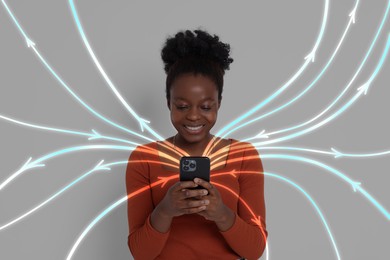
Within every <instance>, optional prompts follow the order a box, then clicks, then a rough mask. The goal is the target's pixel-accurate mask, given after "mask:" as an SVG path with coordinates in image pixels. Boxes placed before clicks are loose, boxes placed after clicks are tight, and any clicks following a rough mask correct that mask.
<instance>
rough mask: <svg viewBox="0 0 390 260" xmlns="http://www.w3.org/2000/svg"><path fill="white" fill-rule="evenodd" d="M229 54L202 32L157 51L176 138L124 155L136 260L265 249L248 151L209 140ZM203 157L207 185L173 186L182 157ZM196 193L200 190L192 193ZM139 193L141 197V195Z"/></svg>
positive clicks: (257, 167) (258, 168)
mask: <svg viewBox="0 0 390 260" xmlns="http://www.w3.org/2000/svg"><path fill="white" fill-rule="evenodd" d="M229 53H230V46H229V45H228V44H225V43H223V42H221V41H219V37H218V36H215V35H214V36H211V35H210V34H208V33H207V32H205V31H202V30H195V31H194V32H192V31H189V30H187V31H185V32H178V33H177V34H176V35H175V36H174V37H171V38H168V39H167V41H166V43H165V46H164V47H163V49H162V53H161V54H162V55H161V56H162V59H163V62H164V64H165V72H166V73H167V80H166V99H167V106H168V109H169V110H170V117H171V123H172V124H173V126H174V127H175V129H176V130H177V133H176V134H175V135H174V136H171V137H169V138H167V139H166V140H164V141H159V142H152V143H149V144H145V145H141V146H138V147H137V149H135V150H134V151H133V152H132V154H131V155H130V158H129V162H128V166H127V172H126V187H127V193H128V198H129V199H128V220H129V232H130V234H129V237H128V245H129V248H130V251H131V253H132V255H133V256H134V258H135V259H176V258H178V256H180V258H183V259H238V258H247V259H258V258H259V257H260V256H261V255H262V254H263V251H264V249H265V246H266V240H267V236H268V233H267V230H266V224H265V201H264V175H263V166H262V163H261V160H260V158H259V155H258V153H257V150H256V149H255V148H254V147H253V146H252V145H251V144H249V143H244V142H240V141H237V140H234V139H222V138H219V137H217V136H214V135H212V134H211V133H210V131H211V129H212V128H213V126H214V124H215V123H216V121H217V115H218V110H219V108H220V106H221V100H222V89H223V75H224V73H225V70H227V69H229V65H230V63H232V62H233V59H231V58H230V54H229ZM187 155H189V156H208V157H209V158H210V161H211V173H210V182H206V181H205V180H202V179H198V178H196V179H194V180H193V181H177V179H178V177H179V174H178V172H179V161H180V158H181V157H182V156H187ZM196 186H201V188H200V189H192V188H194V187H196ZM141 191H142V192H141Z"/></svg>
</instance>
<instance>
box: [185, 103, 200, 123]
mask: <svg viewBox="0 0 390 260" xmlns="http://www.w3.org/2000/svg"><path fill="white" fill-rule="evenodd" d="M187 119H188V120H191V121H196V120H199V119H200V113H199V111H198V109H197V108H196V107H195V106H194V107H192V108H191V109H190V110H189V111H188V113H187Z"/></svg>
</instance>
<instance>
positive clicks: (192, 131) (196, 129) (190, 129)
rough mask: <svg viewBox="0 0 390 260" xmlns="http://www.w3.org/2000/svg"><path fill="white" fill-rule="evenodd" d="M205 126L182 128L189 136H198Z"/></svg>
mask: <svg viewBox="0 0 390 260" xmlns="http://www.w3.org/2000/svg"><path fill="white" fill-rule="evenodd" d="M204 126H205V125H184V128H185V129H186V130H187V132H188V133H190V134H198V133H200V132H201V131H202V130H203V127H204Z"/></svg>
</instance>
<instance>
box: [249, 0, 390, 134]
mask: <svg viewBox="0 0 390 260" xmlns="http://www.w3.org/2000/svg"><path fill="white" fill-rule="evenodd" d="M389 10H390V1H388V5H387V8H386V11H385V14H384V16H383V18H382V21H381V24H380V25H379V28H378V30H377V32H376V35H375V37H374V39H373V41H372V43H371V45H370V48H369V49H368V51H367V53H366V55H365V57H364V59H363V61H362V62H361V64H360V66H359V68H358V69H357V71H356V72H355V74H354V76H353V77H352V79H351V80H350V81H349V83H348V84H347V86H346V87H345V89H344V90H343V91H342V92H341V94H340V95H339V96H338V97H337V98H336V99H335V100H334V101H333V102H332V103H331V104H330V105H329V106H328V107H327V108H325V109H324V110H323V111H322V112H321V113H319V114H318V115H316V116H315V117H313V118H312V119H310V120H308V121H306V122H304V123H301V124H299V125H295V126H292V127H289V128H286V129H282V130H279V131H275V132H272V133H269V134H264V133H260V135H257V136H256V137H254V138H268V137H269V136H271V135H275V134H279V133H284V132H288V131H291V130H294V129H297V128H301V127H303V126H305V125H307V124H309V123H311V122H313V121H315V120H316V119H318V118H319V117H320V116H322V115H323V114H324V113H326V112H327V111H329V109H331V108H332V107H333V106H334V105H335V104H336V103H337V102H338V101H339V100H340V99H341V98H342V97H343V95H344V94H345V93H346V91H347V90H348V89H349V88H350V87H351V85H352V83H353V82H354V81H355V79H356V77H357V76H358V75H359V73H360V71H361V70H362V68H363V66H364V65H365V63H366V61H367V59H368V57H369V55H370V54H371V51H372V50H373V48H374V46H375V44H376V41H377V40H378V37H379V35H380V33H381V31H382V29H383V26H384V24H385V21H386V19H387V16H388V13H389ZM388 44H389V43H388V42H387V45H388ZM383 56H384V55H382V58H383ZM380 67H381V66H380ZM380 67H379V68H378V67H377V68H376V72H375V73H374V74H375V75H374V74H373V76H371V78H370V80H368V81H367V82H366V83H365V84H368V85H370V84H371V82H372V81H373V79H374V77H375V76H376V73H377V71H379V69H380ZM362 87H364V85H363V86H362ZM367 90H368V87H367V88H366V90H365V93H364V94H365V95H366V94H367ZM254 138H249V139H246V140H250V139H254Z"/></svg>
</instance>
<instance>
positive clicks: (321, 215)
mask: <svg viewBox="0 0 390 260" xmlns="http://www.w3.org/2000/svg"><path fill="white" fill-rule="evenodd" d="M126 163H127V162H126ZM226 174H229V173H226ZM264 175H266V176H270V177H274V178H279V179H280V180H282V181H285V182H287V183H288V184H290V185H292V186H294V187H295V188H296V189H297V190H299V191H300V192H302V193H303V194H304V195H305V197H306V198H307V199H308V200H309V202H310V203H311V204H312V205H313V207H314V208H315V210H316V211H317V213H318V215H319V216H320V218H321V221H322V222H323V224H324V226H325V228H326V230H327V232H328V235H329V237H330V240H331V242H332V245H333V248H334V250H335V253H336V255H337V259H341V258H340V254H339V252H338V249H337V244H336V242H335V239H334V238H333V235H332V232H331V230H330V227H329V225H328V224H327V221H326V219H325V217H324V214H323V213H322V212H321V210H320V208H319V207H318V205H317V203H316V202H315V201H314V200H313V199H312V198H311V196H310V195H309V194H308V193H307V192H306V191H305V190H304V189H302V188H301V187H300V186H299V185H298V184H296V183H294V182H293V181H291V180H289V179H287V178H285V177H282V176H279V175H277V174H273V173H268V172H264ZM176 178H177V176H176ZM158 182H160V181H158ZM153 185H154V183H153ZM220 187H222V188H224V186H220ZM148 188H150V187H148ZM137 194H138V193H137ZM128 197H129V195H126V196H124V197H122V198H120V199H119V200H117V201H116V202H114V203H113V204H111V205H110V206H109V207H107V208H106V209H105V210H104V211H103V212H101V213H100V214H99V215H98V216H97V217H95V219H93V221H92V222H91V223H89V225H88V226H87V227H86V228H85V229H84V230H83V232H82V233H81V235H80V236H79V237H78V238H77V240H76V242H75V243H74V244H73V246H72V249H71V250H70V252H69V254H68V256H67V258H66V260H71V259H72V257H73V255H74V254H75V252H76V250H77V248H78V246H79V245H80V244H81V242H82V240H83V239H84V238H85V237H86V235H87V234H88V233H89V232H90V231H91V230H92V229H93V227H94V226H95V225H96V224H97V223H99V222H100V220H102V219H103V218H104V217H105V216H106V215H107V214H108V213H110V212H111V211H112V210H114V209H115V208H117V207H118V206H120V205H121V204H123V203H125V202H127V199H128ZM267 244H268V242H267ZM267 248H268V246H266V249H267ZM268 255H269V254H268V252H267V259H268Z"/></svg>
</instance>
